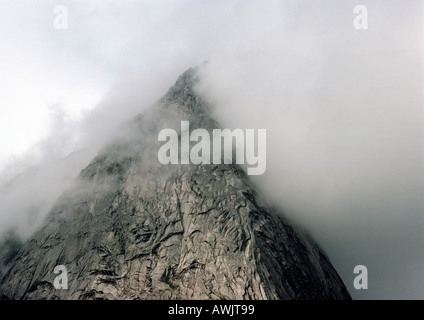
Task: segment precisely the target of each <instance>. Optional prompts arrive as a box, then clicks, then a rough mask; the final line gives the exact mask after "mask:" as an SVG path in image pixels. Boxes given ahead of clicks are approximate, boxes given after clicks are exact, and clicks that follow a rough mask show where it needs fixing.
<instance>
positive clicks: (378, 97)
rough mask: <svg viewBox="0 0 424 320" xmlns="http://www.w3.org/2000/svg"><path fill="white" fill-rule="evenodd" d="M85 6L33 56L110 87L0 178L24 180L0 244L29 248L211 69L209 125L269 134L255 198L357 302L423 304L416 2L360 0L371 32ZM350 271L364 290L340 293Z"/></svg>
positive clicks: (332, 16)
mask: <svg viewBox="0 0 424 320" xmlns="http://www.w3.org/2000/svg"><path fill="white" fill-rule="evenodd" d="M85 3H86V2H82V1H81V2H80V1H73V2H69V3H67V2H66V1H65V3H64V5H67V6H68V7H69V10H70V18H69V19H70V30H68V31H67V32H69V34H72V37H71V38H64V37H63V34H58V33H54V34H49V33H46V35H45V37H46V38H43V39H44V40H45V39H48V40H49V41H44V42H43V43H46V46H47V45H51V44H52V43H59V44H60V48H62V49H63V50H65V52H67V54H66V57H67V58H69V61H70V62H69V65H72V63H76V62H78V64H77V65H79V66H85V68H89V71H90V72H87V73H86V74H87V75H90V74H101V75H102V76H103V75H104V76H105V78H107V79H108V83H109V87H110V89H109V90H107V93H106V94H105V95H104V96H103V98H102V99H101V101H100V102H99V103H98V104H97V105H96V107H95V108H93V109H91V110H90V111H85V112H83V113H82V114H81V115H80V116H79V117H72V116H70V115H69V112H68V110H67V109H66V106H61V104H60V103H58V104H53V105H52V107H51V108H50V109H51V110H52V111H51V113H50V117H49V119H50V130H49V133H48V134H47V135H46V137H45V138H44V139H42V140H41V141H39V142H38V143H37V144H35V145H34V146H33V147H32V148H31V149H29V150H28V151H27V152H26V153H25V154H24V155H23V156H20V157H17V158H15V161H13V162H12V163H9V165H8V166H7V167H5V168H4V170H3V173H2V176H3V179H2V181H3V184H4V183H5V182H6V181H9V180H10V179H11V178H12V177H13V176H15V175H16V174H17V173H19V172H21V173H22V172H26V173H25V174H24V175H23V176H21V177H20V178H19V177H18V178H15V180H14V182H13V183H11V184H9V185H8V186H7V187H6V188H3V189H2V194H1V195H0V208H1V213H0V214H1V221H2V224H1V227H0V234H1V233H2V232H6V230H9V229H10V228H15V229H16V230H18V232H19V233H20V234H21V235H22V236H23V237H27V236H28V235H29V234H30V233H31V232H32V231H33V230H34V226H36V225H39V224H40V221H41V220H42V218H43V217H44V216H45V215H46V214H47V212H48V209H49V207H51V205H52V203H53V202H54V201H55V199H56V198H57V196H58V195H59V194H60V193H61V192H62V191H63V190H64V189H66V188H67V187H68V186H69V183H70V182H71V181H72V179H73V178H74V177H75V176H76V175H77V174H78V172H79V171H80V170H81V169H82V168H84V167H85V166H86V165H87V163H88V162H89V161H90V159H91V158H92V157H93V156H94V155H95V154H96V153H97V151H98V150H99V148H100V147H101V146H102V145H103V144H104V143H105V142H106V141H107V140H108V139H110V138H111V137H112V136H114V135H115V133H116V132H117V131H119V125H120V124H121V123H124V122H125V121H127V120H128V119H130V118H131V117H132V116H134V115H135V114H137V113H140V112H143V110H146V108H148V107H149V106H151V105H152V104H153V103H154V102H155V101H156V100H157V99H159V98H160V97H161V96H162V95H163V94H164V93H165V92H166V90H167V89H168V88H169V87H170V86H171V85H172V84H173V83H174V81H175V79H176V77H177V76H178V75H179V74H180V73H181V72H183V71H184V70H185V69H187V68H188V67H191V66H194V65H199V64H201V63H202V62H203V61H204V60H208V61H209V63H208V64H207V66H206V67H204V68H203V70H202V74H201V75H202V77H201V83H200V85H199V87H198V92H199V94H200V95H201V96H202V97H203V98H204V99H205V100H206V101H208V102H209V103H210V104H211V105H212V106H213V115H214V117H215V118H216V120H218V121H219V122H220V124H221V125H222V127H225V128H242V129H249V128H251V129H254V128H255V129H262V128H263V129H266V130H267V169H266V173H265V175H263V176H258V177H251V178H252V181H253V182H254V183H255V184H256V185H257V186H258V189H259V190H260V192H261V194H262V195H263V197H264V198H266V199H267V200H268V201H270V202H272V203H273V204H275V205H277V206H278V207H280V208H281V209H282V211H283V212H284V214H285V215H286V216H288V217H289V218H290V220H291V221H294V222H295V223H298V224H300V225H302V226H303V227H305V228H306V229H307V230H309V231H310V232H311V233H312V235H313V236H314V237H315V238H316V239H317V240H318V242H319V243H320V244H321V246H322V247H323V248H324V250H325V251H326V252H327V253H328V255H329V256H330V259H331V261H332V262H333V263H334V265H335V267H336V269H337V270H338V272H339V273H340V274H341V276H342V278H343V280H344V281H345V283H346V285H347V286H348V289H349V291H350V292H351V294H352V295H353V296H354V297H356V298H361V299H367V298H374V299H384V298H423V296H422V292H423V290H422V288H423V287H424V280H422V279H423V277H422V275H421V274H420V272H421V270H422V269H423V266H424V257H423V251H422V248H423V245H424V239H423V221H424V217H423V212H424V204H423V200H422V199H423V191H424V185H423V169H424V168H423V163H424V161H423V160H424V159H423V158H424V154H423V150H424V148H423V147H424V146H423V131H422V128H423V127H424V126H423V124H424V123H423V109H422V106H423V96H422V90H423V88H424V83H423V75H422V70H423V60H422V56H423V40H422V39H423V34H422V32H423V31H422V30H423V28H422V23H423V19H422V14H421V12H422V4H418V3H417V2H415V1H403V2H402V3H399V2H397V1H365V2H364V3H363V4H364V5H366V6H367V7H368V12H369V19H368V20H369V29H368V30H355V29H354V28H353V18H354V15H353V8H354V6H355V5H357V3H356V2H355V1H343V2H340V1H339V2H335V1H319V2H316V3H315V2H314V3H313V4H311V3H310V2H309V1H308V2H306V1H267V2H266V3H264V2H260V1H228V2H227V1H226V2H225V3H219V2H216V1H210V2H206V1H203V2H198V1H181V2H178V3H173V4H169V2H161V1H159V4H157V5H156V4H155V5H151V4H149V3H150V2H126V3H125V4H121V3H120V2H113V1H109V2H97V1H92V2H88V4H85ZM155 3H156V2H155ZM48 9H49V10H50V8H48ZM34 10H35V9H34ZM36 12H37V11H36ZM49 12H50V11H49ZM37 21H38V20H37ZM32 23H33V21H32ZM19 30H20V32H22V27H21V28H19ZM41 32H42V33H43V31H41ZM49 32H50V31H49ZM43 34H44V33H43ZM59 35H61V36H59ZM58 49H59V48H58ZM67 65H68V64H67ZM81 68H82V69H84V68H83V67H81ZM75 77H76V78H78V77H77V75H76V74H75ZM66 83H67V85H68V84H69V82H66ZM112 83H115V85H113V86H112ZM93 90H94V89H93ZM97 93H98V92H97ZM102 94H103V93H102ZM74 151H77V152H76V153H74V154H72V155H70V156H68V157H67V158H66V159H67V160H65V162H63V161H59V162H57V161H56V160H55V159H58V158H61V157H65V156H66V155H67V154H70V153H72V152H74ZM60 163H62V164H60ZM63 163H66V164H65V165H63ZM29 167H37V168H36V169H32V170H30V171H28V168H29ZM20 181H22V183H21V182H20ZM359 264H362V265H366V266H367V267H368V269H369V274H370V276H369V277H370V278H369V289H368V290H367V291H356V290H354V289H353V286H352V283H353V278H354V274H353V268H354V267H355V266H356V265H359Z"/></svg>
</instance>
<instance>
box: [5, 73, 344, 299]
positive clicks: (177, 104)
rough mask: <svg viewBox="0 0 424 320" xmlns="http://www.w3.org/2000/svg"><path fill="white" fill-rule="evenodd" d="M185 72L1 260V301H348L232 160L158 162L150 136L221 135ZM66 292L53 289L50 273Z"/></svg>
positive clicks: (315, 251)
mask: <svg viewBox="0 0 424 320" xmlns="http://www.w3.org/2000/svg"><path fill="white" fill-rule="evenodd" d="M197 81H198V69H196V68H193V69H189V70H188V71H186V72H185V73H183V74H182V75H181V76H180V77H179V78H178V80H177V82H176V83H175V85H174V86H173V87H171V88H170V89H169V91H168V92H167V93H166V95H165V96H164V97H163V98H162V99H160V100H159V101H158V103H157V104H156V105H155V106H153V107H152V108H150V109H149V110H148V111H147V112H145V113H143V114H142V115H140V116H137V117H135V118H134V119H132V120H131V121H130V122H128V123H127V124H126V125H125V126H123V127H122V130H121V131H120V134H119V135H118V136H116V137H115V138H114V140H113V141H111V142H110V143H109V144H108V145H106V146H105V147H104V148H103V149H102V150H101V151H100V152H99V154H98V156H97V157H95V158H94V159H93V160H92V161H91V163H90V164H89V165H88V166H87V167H86V168H85V169H84V170H82V172H81V173H80V174H79V176H78V178H77V179H76V181H75V183H74V185H73V187H72V188H71V189H69V190H67V191H66V192H65V193H64V194H62V196H61V197H60V198H59V199H58V200H57V201H56V203H55V205H54V206H53V208H52V209H51V212H50V213H49V215H48V216H47V218H46V220H45V221H44V223H43V225H42V227H41V228H39V229H38V231H37V232H36V233H35V234H33V236H32V237H31V238H30V239H28V240H27V241H26V243H24V244H23V245H22V247H21V248H20V250H19V251H17V253H15V254H14V255H13V257H8V259H7V264H6V266H5V269H4V271H3V273H2V275H1V276H0V296H1V297H2V298H3V299H350V295H349V293H348V291H347V290H346V287H345V286H344V284H343V282H342V280H341V278H340V277H339V275H338V274H337V272H336V270H335V269H334V268H333V266H332V265H331V263H330V261H329V259H328V257H327V256H326V255H325V253H324V252H323V251H322V250H321V249H320V248H319V247H318V245H317V244H316V243H315V242H314V241H313V240H312V239H311V237H310V236H308V234H307V233H305V232H304V231H302V230H298V229H297V228H295V227H293V226H292V225H290V224H289V223H288V221H287V220H286V219H285V218H284V216H283V214H282V213H281V212H278V210H276V209H274V208H273V207H271V206H267V205H266V204H265V203H264V202H263V201H262V200H261V199H260V197H259V196H258V195H257V193H256V192H255V190H254V188H253V186H252V184H251V183H250V182H249V177H248V176H247V175H246V174H245V172H244V170H243V169H242V168H241V167H240V166H238V165H234V164H201V165H194V164H175V165H163V164H161V163H160V162H159V161H158V149H159V148H160V146H161V143H160V142H159V141H158V132H160V130H161V129H163V128H179V126H180V123H181V121H190V129H196V128H204V129H207V130H212V129H214V128H220V126H219V124H218V123H217V122H216V121H214V120H213V119H212V118H211V116H210V112H209V110H210V107H209V106H208V105H207V104H206V103H205V102H204V101H202V99H201V98H200V97H199V96H198V95H197V94H196V91H195V88H194V87H195V84H196V83H197ZM59 265H60V266H65V267H66V270H67V276H68V284H67V285H68V287H67V289H56V287H55V285H54V281H55V278H56V277H57V276H58V275H57V274H55V273H54V270H55V267H56V266H59Z"/></svg>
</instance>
